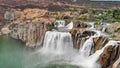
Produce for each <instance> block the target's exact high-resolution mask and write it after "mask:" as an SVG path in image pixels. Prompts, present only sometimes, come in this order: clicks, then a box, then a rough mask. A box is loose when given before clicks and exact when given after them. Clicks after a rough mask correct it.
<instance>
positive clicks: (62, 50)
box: [40, 21, 117, 68]
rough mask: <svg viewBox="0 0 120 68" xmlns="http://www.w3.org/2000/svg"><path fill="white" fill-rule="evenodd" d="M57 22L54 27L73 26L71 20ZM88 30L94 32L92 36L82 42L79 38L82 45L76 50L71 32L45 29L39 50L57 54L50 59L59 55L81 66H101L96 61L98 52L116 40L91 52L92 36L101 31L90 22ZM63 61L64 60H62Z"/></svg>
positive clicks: (68, 61)
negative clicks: (66, 23) (67, 22)
mask: <svg viewBox="0 0 120 68" xmlns="http://www.w3.org/2000/svg"><path fill="white" fill-rule="evenodd" d="M57 22H59V24H57V25H55V26H56V27H66V28H67V29H72V28H73V22H71V23H70V24H68V25H67V26H65V25H64V22H62V23H61V21H57ZM91 25H92V27H91V28H88V29H90V30H93V31H95V32H96V34H95V35H94V36H91V37H90V38H89V39H87V40H86V41H85V42H84V39H83V40H81V44H80V46H82V47H81V48H80V49H79V51H78V52H76V50H75V49H74V48H73V42H72V38H71V34H70V33H69V32H58V31H47V32H46V34H45V38H44V43H43V47H42V48H41V49H40V52H41V53H43V54H48V56H50V55H52V54H55V55H58V56H57V58H55V57H52V58H50V60H55V59H57V60H59V57H60V58H62V59H63V60H66V59H67V61H65V62H66V63H68V64H72V65H77V66H80V67H81V66H82V68H101V67H100V65H99V64H98V63H97V60H98V58H99V56H100V54H101V53H102V52H103V51H104V48H105V47H106V46H109V45H112V46H114V45H117V41H112V40H111V41H109V42H108V43H107V44H106V45H105V46H104V47H103V48H102V49H100V50H97V51H96V52H95V53H94V54H92V55H90V54H91V49H92V47H93V46H94V42H93V38H95V37H99V36H100V35H101V31H98V30H96V29H95V28H94V24H92V23H91ZM63 62H64V61H63Z"/></svg>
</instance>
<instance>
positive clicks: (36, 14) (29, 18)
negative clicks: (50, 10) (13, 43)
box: [9, 9, 54, 47]
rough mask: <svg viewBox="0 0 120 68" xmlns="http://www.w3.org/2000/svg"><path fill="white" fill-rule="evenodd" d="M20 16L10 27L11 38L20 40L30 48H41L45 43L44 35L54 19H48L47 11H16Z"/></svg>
mask: <svg viewBox="0 0 120 68" xmlns="http://www.w3.org/2000/svg"><path fill="white" fill-rule="evenodd" d="M14 12H16V14H18V15H19V17H18V18H16V19H13V20H12V23H11V25H10V27H9V28H10V30H11V33H10V35H11V37H13V38H16V39H20V40H22V41H23V42H25V43H26V46H28V47H36V46H40V45H42V43H43V39H44V35H45V32H46V31H47V30H49V26H50V25H51V24H52V22H53V21H54V18H52V17H51V18H49V17H46V13H47V10H41V9H25V10H23V11H21V10H18V11H15V10H14Z"/></svg>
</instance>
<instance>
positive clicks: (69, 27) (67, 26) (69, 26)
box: [65, 22, 73, 29]
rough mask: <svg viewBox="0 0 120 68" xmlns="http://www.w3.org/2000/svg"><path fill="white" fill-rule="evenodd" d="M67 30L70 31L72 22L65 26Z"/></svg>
mask: <svg viewBox="0 0 120 68" xmlns="http://www.w3.org/2000/svg"><path fill="white" fill-rule="evenodd" d="M65 27H66V28H67V29H72V28H73V22H70V23H69V24H68V25H66V26H65Z"/></svg>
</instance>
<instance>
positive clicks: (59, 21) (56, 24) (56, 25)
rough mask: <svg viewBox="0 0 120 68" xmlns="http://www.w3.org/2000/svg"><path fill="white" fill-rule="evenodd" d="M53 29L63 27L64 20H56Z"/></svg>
mask: <svg viewBox="0 0 120 68" xmlns="http://www.w3.org/2000/svg"><path fill="white" fill-rule="evenodd" d="M54 26H55V27H65V21H64V20H56V21H55V22H54Z"/></svg>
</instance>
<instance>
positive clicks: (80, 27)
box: [69, 21, 95, 48]
mask: <svg viewBox="0 0 120 68" xmlns="http://www.w3.org/2000/svg"><path fill="white" fill-rule="evenodd" d="M87 27H89V24H87V23H84V22H79V21H77V22H74V25H73V29H71V30H70V31H69V32H70V33H71V35H72V39H73V44H74V47H75V48H80V47H82V45H83V43H84V42H85V41H86V40H87V39H88V38H89V37H90V36H92V35H94V34H95V32H94V31H91V30H86V28H87Z"/></svg>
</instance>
